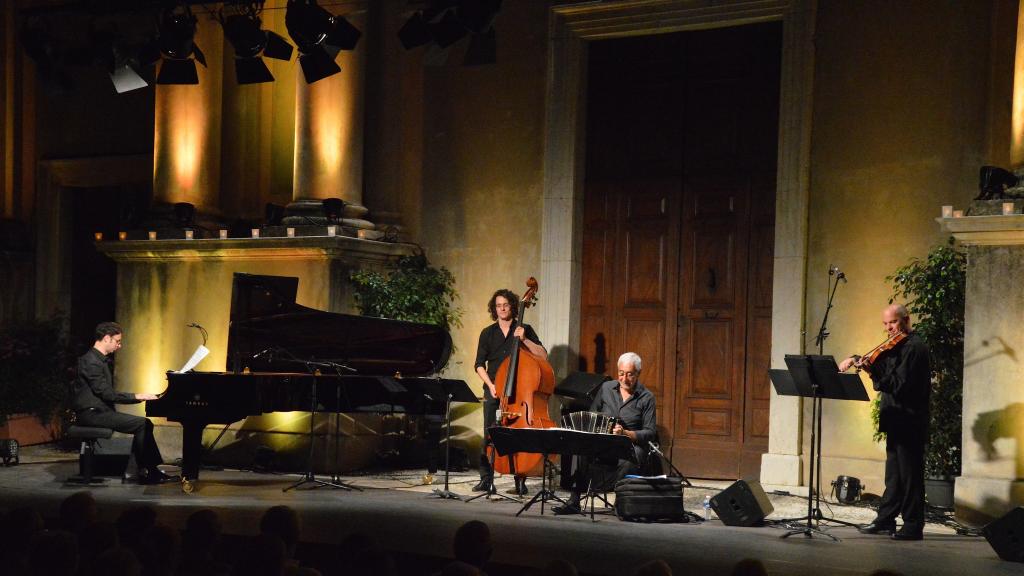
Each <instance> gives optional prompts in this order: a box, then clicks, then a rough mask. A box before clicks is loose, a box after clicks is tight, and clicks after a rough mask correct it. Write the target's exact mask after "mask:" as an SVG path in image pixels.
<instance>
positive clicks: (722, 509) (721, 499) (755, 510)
mask: <svg viewBox="0 0 1024 576" xmlns="http://www.w3.org/2000/svg"><path fill="white" fill-rule="evenodd" d="M711 509H712V510H714V511H715V514H717V515H718V518H719V519H721V520H722V523H723V524H725V525H726V526H756V525H758V524H760V523H761V521H762V520H764V518H765V516H767V515H769V514H771V513H772V512H773V511H774V510H775V508H774V507H773V506H772V503H771V502H769V501H768V495H767V494H765V493H764V489H763V488H761V483H760V482H753V481H751V482H747V481H746V480H737V481H736V482H733V483H732V485H730V486H729V487H728V488H726V489H725V490H722V491H721V492H719V493H718V494H717V495H715V496H712V497H711Z"/></svg>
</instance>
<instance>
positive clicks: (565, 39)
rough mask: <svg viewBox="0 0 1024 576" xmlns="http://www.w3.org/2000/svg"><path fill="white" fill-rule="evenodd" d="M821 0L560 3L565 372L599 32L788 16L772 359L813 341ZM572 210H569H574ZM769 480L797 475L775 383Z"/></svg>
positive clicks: (556, 82) (553, 262)
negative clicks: (810, 268) (813, 188)
mask: <svg viewBox="0 0 1024 576" xmlns="http://www.w3.org/2000/svg"><path fill="white" fill-rule="evenodd" d="M816 7H817V0H734V1H727V2H714V1H712V0H639V1H637V0H632V1H626V2H616V3H600V4H589V3H588V4H569V5H560V6H553V7H552V8H551V11H550V14H549V18H548V62H547V82H546V90H547V93H546V102H545V120H544V142H545V149H544V177H543V185H544V208H543V220H542V225H541V226H542V227H541V273H542V274H543V276H542V278H543V281H544V284H545V296H544V303H545V304H546V305H544V306H541V307H540V316H539V317H540V323H539V326H540V331H541V334H544V335H545V336H544V338H545V342H547V343H549V346H550V347H551V348H552V349H553V350H565V351H566V352H565V353H562V354H553V355H552V358H551V361H552V365H553V366H554V368H555V371H556V372H557V373H558V374H559V375H562V376H564V375H566V374H568V373H569V372H571V371H572V370H574V369H575V368H574V367H575V365H576V363H577V358H576V355H577V351H578V350H579V333H580V297H581V290H582V288H581V285H580V282H581V275H582V270H581V257H582V244H583V242H582V229H581V223H582V221H583V182H584V159H585V150H584V146H585V142H586V138H585V136H586V135H585V128H586V85H587V82H586V71H587V51H588V47H587V43H588V41H591V40H601V39H610V38H620V37H624V36H638V35H649V34H662V33H668V32H680V31H688V30H700V29H707V28H720V27H725V26H736V25H741V24H752V23H756V22H768V21H782V23H783V39H782V72H781V78H780V83H781V93H780V98H779V100H780V108H779V145H778V150H779V159H778V175H777V185H776V215H775V256H774V271H773V273H774V286H773V296H772V365H773V366H783V365H784V363H783V356H784V354H786V353H799V352H802V351H803V349H804V338H803V335H802V332H803V328H804V320H805V312H804V311H805V306H804V301H805V294H806V288H807V280H806V268H807V217H808V196H809V192H808V189H809V179H810V174H809V171H810V149H811V104H812V88H813V78H814V44H813V35H814V24H815V13H816ZM567 216H569V217H567ZM770 411H771V413H770V425H769V436H768V452H767V453H765V454H764V456H763V457H762V464H761V481H762V483H764V484H768V485H781V486H799V485H800V484H801V481H802V479H803V476H802V465H801V456H800V453H801V430H802V425H797V426H794V425H793V424H794V423H798V424H801V418H802V411H801V402H800V399H799V398H788V397H787V398H783V397H779V396H777V395H776V394H775V392H774V391H772V395H771V404H770Z"/></svg>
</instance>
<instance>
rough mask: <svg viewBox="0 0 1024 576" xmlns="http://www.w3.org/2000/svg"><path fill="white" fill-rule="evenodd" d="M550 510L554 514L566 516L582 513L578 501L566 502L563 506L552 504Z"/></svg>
mask: <svg viewBox="0 0 1024 576" xmlns="http://www.w3.org/2000/svg"><path fill="white" fill-rule="evenodd" d="M551 511H552V512H554V513H555V515H556V516H566V515H569V514H583V510H582V509H581V508H580V505H579V503H578V502H572V501H570V502H567V503H566V504H565V505H564V506H552V507H551Z"/></svg>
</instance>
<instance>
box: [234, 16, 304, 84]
mask: <svg viewBox="0 0 1024 576" xmlns="http://www.w3.org/2000/svg"><path fill="white" fill-rule="evenodd" d="M218 20H220V23H221V26H223V27H224V37H225V38H227V40H228V43H229V44H231V47H232V48H233V49H234V51H235V79H236V80H237V81H238V83H239V84H258V83H261V82H273V81H274V76H273V74H271V73H270V68H267V65H266V63H264V62H263V56H266V57H268V58H275V59H277V60H291V57H292V46H291V44H289V43H288V41H287V40H285V39H284V38H282V37H281V36H280V35H278V34H275V33H274V32H271V31H269V30H263V29H262V24H263V23H262V22H261V21H260V19H259V15H258V8H257V7H256V5H255V4H253V5H250V6H249V7H248V8H245V9H244V12H243V13H241V14H232V15H230V16H227V17H225V16H224V14H223V12H221V13H220V14H218Z"/></svg>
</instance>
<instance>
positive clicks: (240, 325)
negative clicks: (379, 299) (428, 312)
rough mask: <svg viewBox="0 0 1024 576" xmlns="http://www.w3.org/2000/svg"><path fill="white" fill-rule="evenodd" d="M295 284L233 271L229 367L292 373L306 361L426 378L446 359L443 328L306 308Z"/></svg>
mask: <svg viewBox="0 0 1024 576" xmlns="http://www.w3.org/2000/svg"><path fill="white" fill-rule="evenodd" d="M298 285H299V279H298V278H293V277H286V276H258V275H254V274H242V273H237V272H236V273H235V275H234V280H233V282H232V287H231V322H230V328H229V330H228V358H227V363H228V366H229V367H230V368H231V369H232V370H234V371H236V372H238V371H241V370H242V369H243V368H246V367H248V368H249V369H250V370H252V371H264V372H297V371H303V370H304V369H305V368H306V364H307V363H313V364H316V363H333V364H341V365H345V366H348V367H350V368H352V369H354V370H355V371H356V373H358V374H364V375H365V374H377V375H387V376H390V375H393V374H394V373H395V372H401V373H402V375H404V376H426V375H430V374H434V373H436V372H438V371H440V370H441V369H442V368H444V366H445V364H446V363H447V362H448V357H449V355H450V354H451V350H452V338H451V335H449V334H448V332H447V331H446V330H444V329H443V328H441V327H439V326H434V325H431V324H418V323H415V322H403V321H400V320H387V319H384V318H371V317H368V316H355V315H351V314H338V313H335V312H325V311H323V310H316V309H314V308H307V307H305V306H301V305H299V304H296V303H295V296H296V294H297V292H298ZM317 367H318V368H320V370H321V372H323V373H330V372H331V371H332V370H334V369H333V368H331V367H329V366H317ZM343 373H348V372H346V371H343Z"/></svg>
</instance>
